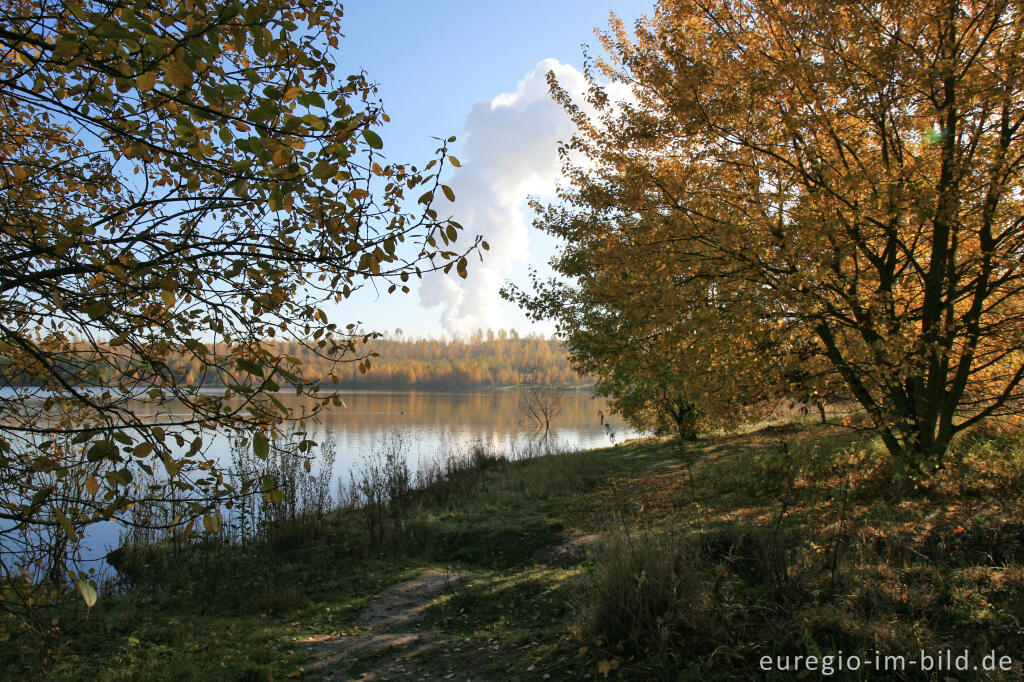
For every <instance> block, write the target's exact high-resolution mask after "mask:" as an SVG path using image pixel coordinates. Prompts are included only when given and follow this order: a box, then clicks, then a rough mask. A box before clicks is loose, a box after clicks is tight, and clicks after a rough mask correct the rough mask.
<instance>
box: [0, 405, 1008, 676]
mask: <svg viewBox="0 0 1024 682" xmlns="http://www.w3.org/2000/svg"><path fill="white" fill-rule="evenodd" d="M952 462H953V463H952V464H951V465H950V466H949V467H947V468H946V469H944V470H942V471H939V472H937V473H935V474H933V475H929V476H924V475H920V476H917V477H907V476H906V472H904V471H899V470H897V469H896V468H895V467H894V465H893V464H892V462H891V460H890V458H888V457H887V456H886V455H885V454H884V453H883V452H882V450H881V449H880V448H879V447H878V446H877V444H875V443H874V442H873V441H871V440H870V439H866V438H865V437H864V436H863V435H861V434H858V433H857V432H853V431H850V430H848V429H844V428H841V427H838V426H818V425H811V424H797V425H792V424H791V425H775V426H771V427H766V428H761V429H758V430H752V431H750V432H748V433H744V434H740V435H731V436H727V437H720V438H715V439H707V440H703V441H700V442H697V443H692V444H688V445H685V446H682V447H679V446H677V445H676V444H674V443H671V442H662V441H655V440H643V441H632V442H629V443H626V444H623V445H620V446H618V447H609V448H603V449H599V450H592V451H587V452H572V453H565V454H554V455H549V456H544V457H538V458H535V459H527V460H523V461H505V460H502V459H498V458H486V457H480V458H478V461H476V462H475V463H474V464H473V465H472V466H467V467H465V468H463V469H460V470H458V471H454V470H453V471H452V472H450V475H448V476H446V477H439V478H438V479H437V480H436V481H435V483H434V485H433V486H431V487H430V488H428V489H427V490H422V491H413V492H410V493H409V494H408V496H406V497H404V498H403V499H402V500H401V502H400V503H399V504H397V505H396V506H395V507H394V508H393V509H388V510H383V511H382V512H381V516H380V518H379V519H378V521H377V524H378V525H377V526H376V527H374V525H373V523H371V522H370V521H369V520H368V518H367V517H368V511H367V510H366V509H362V510H360V509H349V510H343V511H341V512H335V513H332V514H329V515H327V516H326V517H325V518H323V519H321V520H316V521H301V520H300V521H298V522H294V523H287V524H281V525H280V526H279V527H278V528H276V529H275V530H274V532H273V533H271V534H269V535H268V536H267V537H266V538H265V539H264V540H263V541H261V542H259V543H257V544H253V545H250V546H247V547H225V546H223V545H218V544H213V543H206V544H202V543H200V544H191V545H189V546H187V547H186V548H185V550H177V551H176V550H175V549H174V548H173V547H170V546H165V547H161V548H155V549H152V550H148V551H144V552H143V551H139V552H137V553H136V554H134V555H132V556H124V557H121V561H122V562H123V565H122V575H123V576H124V577H125V580H126V581H128V583H130V585H129V584H128V583H126V589H127V587H129V586H130V588H131V589H129V590H128V591H126V592H125V593H124V594H115V595H105V596H104V597H102V598H101V600H100V602H99V603H98V604H97V606H96V607H95V608H93V609H92V612H91V613H88V614H86V613H85V609H84V608H83V607H82V606H80V604H79V603H78V602H76V601H75V600H74V599H69V606H68V610H67V611H65V612H64V613H63V614H62V615H61V616H60V623H59V625H60V627H61V632H60V633H59V636H56V637H54V638H53V639H52V640H51V642H50V643H49V645H48V650H49V654H48V661H47V664H46V666H47V667H46V668H45V669H43V668H41V667H40V666H41V665H42V660H41V659H40V658H39V656H38V655H37V654H33V653H31V650H30V648H29V642H28V641H27V638H26V636H25V633H23V632H22V633H15V635H14V637H13V638H12V639H11V640H10V641H9V642H7V643H6V644H5V646H4V649H3V653H2V654H0V655H2V656H3V658H4V660H2V661H0V669H2V670H5V671H6V674H7V675H8V676H10V677H11V678H17V679H23V678H25V677H37V678H41V679H42V678H46V679H82V678H84V677H89V678H90V679H97V680H107V679H110V680H128V679H146V680H149V679H197V680H205V679H228V680H232V679H234V680H243V679H245V680H258V679H262V680H267V679H282V678H289V677H303V676H304V677H307V678H308V679H359V677H360V675H364V674H365V675H366V676H367V677H369V678H372V679H406V678H408V679H444V678H447V677H448V676H449V675H451V677H450V679H474V680H512V679H522V680H527V679H564V680H577V679H585V678H588V677H589V678H591V679H603V678H604V677H608V678H609V679H616V678H620V679H632V680H650V679H684V680H700V679H720V680H725V679H755V678H764V679H790V678H792V677H793V676H794V667H793V666H794V665H796V666H798V667H799V666H803V667H802V668H799V669H800V670H801V671H802V672H801V673H800V674H799V675H797V676H803V677H807V678H809V679H817V678H818V677H820V676H821V675H822V674H823V672H824V670H825V668H824V667H823V666H824V665H825V662H826V661H827V662H828V665H829V666H831V670H832V674H831V675H830V676H831V677H832V678H835V679H868V678H871V677H875V676H877V672H876V671H875V670H874V669H873V667H872V666H873V665H875V664H876V662H877V664H878V665H881V664H886V665H892V666H897V665H899V660H900V658H901V657H902V660H903V661H904V664H903V665H904V669H903V670H892V669H890V670H888V671H887V672H886V673H885V675H886V676H889V677H893V678H896V679H900V678H904V679H947V678H949V677H953V678H957V679H959V677H957V676H958V673H957V672H955V671H942V672H939V671H937V670H936V669H935V665H936V664H935V663H934V661H938V660H940V657H941V660H942V661H946V660H947V659H946V658H945V656H944V654H942V652H943V651H952V652H953V653H952V656H951V657H950V658H949V660H950V661H951V664H952V665H956V664H957V661H956V658H957V657H958V656H961V655H962V654H963V653H964V652H967V653H968V654H969V657H970V658H969V661H968V665H972V666H974V665H976V666H979V667H978V668H977V669H972V670H971V671H970V673H969V677H970V679H1017V678H1020V677H1021V674H1022V671H1024V669H1022V663H1024V643H1022V637H1021V622H1022V621H1024V525H1022V523H1021V519H1022V518H1024V499H1022V491H1021V485H1020V484H1021V482H1022V481H1024V447H1022V444H1021V438H1020V431H1018V430H1014V429H1009V428H994V427H989V428H987V429H985V430H979V431H976V432H975V433H974V434H971V435H969V436H968V437H967V438H964V439H963V440H962V441H961V442H960V443H958V444H957V446H956V450H955V452H954V457H953V460H952ZM894 481H905V483H902V484H897V483H894ZM374 528H375V529H374ZM593 536H597V538H598V540H597V541H596V543H595V542H593V541H592V537H593ZM574 539H575V542H573V540H574ZM428 579H429V580H428ZM431 580H432V581H433V583H431V582H430V581H431ZM431 584H433V588H430V585H431ZM395 585H399V586H400V589H398V590H397V591H396V588H395V587H394V586H395ZM428 588H429V589H428ZM396 595H398V596H396ZM402 614H409V617H408V618H405V617H404V616H403V615H402ZM840 651H841V652H842V658H841V659H840V658H837V656H838V655H839V652H840ZM19 652H21V653H22V654H23V655H19ZM876 652H877V653H878V654H880V655H881V656H883V657H885V656H888V657H890V658H876ZM990 655H991V656H990ZM854 656H856V657H858V659H857V662H858V663H859V665H858V667H859V668H860V669H859V670H856V671H854V670H852V668H853V666H854V662H853V661H854V659H853V658H852V657H854ZM922 656H931V657H932V658H931V659H930V660H932V661H933V664H932V668H933V670H932V671H930V672H929V671H922V667H923V666H922V664H921V661H923V660H924V659H922V658H921V657H922ZM766 657H767V658H766ZM796 657H800V658H799V659H797V658H796ZM827 657H831V658H827ZM911 660H913V661H915V662H914V663H913V664H911V663H909V661H911ZM766 661H767V663H766ZM989 661H992V662H994V665H996V666H997V667H998V666H1001V665H1003V664H1006V665H1008V666H1009V667H1010V670H999V669H997V670H993V671H985V670H982V669H981V668H982V666H983V665H985V664H987V663H988V662H989ZM1007 661H1009V663H1006V662H1007ZM766 666H767V667H766ZM784 666H785V667H788V670H783V667H784ZM807 666H814V667H816V668H817V670H811V669H810V668H808V667H807ZM960 674H961V675H962V673H960Z"/></svg>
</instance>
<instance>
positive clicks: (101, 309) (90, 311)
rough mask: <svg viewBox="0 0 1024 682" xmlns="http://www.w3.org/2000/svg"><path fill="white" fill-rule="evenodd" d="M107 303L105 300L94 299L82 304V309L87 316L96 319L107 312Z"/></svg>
mask: <svg viewBox="0 0 1024 682" xmlns="http://www.w3.org/2000/svg"><path fill="white" fill-rule="evenodd" d="M108 307H109V306H108V305H107V302H106V301H96V302H95V303H89V304H88V305H84V306H82V310H84V311H85V314H86V315H88V316H89V319H90V320H98V319H99V318H101V317H102V316H103V314H104V313H105V312H107V309H108Z"/></svg>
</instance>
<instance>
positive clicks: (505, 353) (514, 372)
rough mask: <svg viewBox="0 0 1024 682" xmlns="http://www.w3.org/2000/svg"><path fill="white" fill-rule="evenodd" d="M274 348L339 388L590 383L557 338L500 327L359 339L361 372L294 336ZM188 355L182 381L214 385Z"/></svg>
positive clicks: (306, 373)
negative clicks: (363, 360)
mask: <svg viewBox="0 0 1024 682" xmlns="http://www.w3.org/2000/svg"><path fill="white" fill-rule="evenodd" d="M278 345H279V349H278V350H279V351H280V352H281V353H282V354H285V355H289V356H292V357H295V358H297V359H298V360H300V361H301V365H300V366H301V374H302V376H303V377H304V378H306V379H308V380H319V381H320V382H321V383H322V384H324V385H334V379H332V375H333V377H334V378H336V379H337V385H338V386H340V387H344V388H423V389H431V388H433V389H454V388H496V387H501V386H518V385H522V384H526V383H532V382H538V381H540V382H550V383H554V384H558V385H565V386H580V385H584V384H586V385H590V384H592V383H593V379H591V378H590V377H580V376H579V375H578V374H577V373H576V372H575V371H573V369H572V368H571V367H570V366H569V359H568V356H567V354H566V351H565V349H564V348H563V347H562V345H561V343H560V342H559V341H557V340H555V339H549V338H543V337H540V336H532V335H531V336H519V335H518V334H517V333H516V332H515V331H510V332H507V331H505V330H504V329H501V330H498V331H497V332H495V331H487V332H482V331H478V332H477V333H475V334H473V335H471V336H469V337H462V338H460V337H455V338H452V339H448V338H406V337H404V336H403V335H402V334H401V333H396V334H394V335H389V336H385V337H382V338H378V339H372V340H370V341H368V342H367V343H366V344H365V345H362V344H360V345H359V347H358V354H359V355H360V356H362V355H364V354H367V353H371V352H373V353H377V354H378V356H377V357H370V358H369V361H370V367H369V369H367V370H366V372H365V373H363V372H360V369H359V363H358V362H340V363H333V362H331V361H329V360H327V359H325V358H323V357H320V356H318V354H317V353H315V352H313V351H312V350H310V349H309V348H306V347H305V346H303V345H302V344H300V343H297V342H283V343H279V344H278ZM192 364H193V363H190V362H188V361H187V360H185V361H183V362H182V364H181V365H180V366H179V367H177V368H176V370H177V372H178V373H179V375H180V376H182V377H183V378H184V380H185V381H186V382H187V383H198V384H201V385H205V386H213V385H217V384H218V383H219V377H218V375H217V373H215V372H207V373H206V374H205V375H200V374H199V373H198V369H199V367H198V363H194V365H195V366H190V365H192Z"/></svg>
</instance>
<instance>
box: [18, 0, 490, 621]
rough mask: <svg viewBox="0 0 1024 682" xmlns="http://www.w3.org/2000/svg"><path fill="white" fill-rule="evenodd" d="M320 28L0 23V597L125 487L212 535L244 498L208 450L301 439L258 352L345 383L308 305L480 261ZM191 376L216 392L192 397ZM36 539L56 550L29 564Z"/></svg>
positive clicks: (34, 11) (217, 21) (300, 18)
mask: <svg viewBox="0 0 1024 682" xmlns="http://www.w3.org/2000/svg"><path fill="white" fill-rule="evenodd" d="M341 21H342V10H341V7H340V6H339V5H338V4H337V3H335V2H327V1H323V0H252V1H249V2H244V3H243V2H238V1H231V0H214V1H213V2H195V1H193V0H184V1H179V0H174V1H171V0H143V1H142V2H126V1H119V0H104V1H103V2H100V1H93V0H84V1H77V2H54V1H51V0H11V1H10V2H5V3H4V4H3V7H2V8H0V120H2V125H0V216H2V223H0V543H2V546H0V556H2V559H3V563H2V570H3V575H2V576H0V581H3V583H4V589H5V590H8V589H12V587H11V586H16V585H18V584H20V583H19V582H18V581H16V580H13V579H14V578H15V577H18V576H20V577H22V578H24V579H25V580H26V581H27V582H28V583H31V582H33V581H34V580H36V579H37V578H38V577H39V576H40V575H41V573H46V572H50V573H51V574H52V575H54V576H56V580H57V581H58V582H59V581H61V580H63V579H64V578H63V577H62V576H63V573H62V570H61V568H62V566H63V565H64V564H63V562H64V560H65V557H66V555H70V554H72V553H73V547H74V545H75V542H76V541H77V540H78V539H79V538H80V536H81V534H82V532H83V527H85V526H88V525H89V524H91V523H94V522H97V521H103V520H108V519H120V520H124V519H125V518H126V516H125V512H126V510H127V509H128V508H129V507H130V506H131V504H132V502H133V500H134V499H135V498H137V497H139V496H150V495H152V493H151V492H149V491H145V490H142V489H140V487H139V485H138V483H137V479H138V477H139V474H140V473H142V472H145V473H146V474H147V475H149V474H152V473H153V472H154V470H155V471H156V474H157V475H158V476H162V477H163V478H164V479H165V480H166V481H167V485H168V487H167V488H165V490H171V491H172V492H173V494H174V495H175V496H176V497H177V498H178V499H179V500H184V501H185V502H188V503H190V504H189V505H186V506H184V507H183V509H184V510H185V511H184V513H183V515H182V517H181V518H179V519H176V520H175V523H180V524H187V525H188V528H187V530H191V529H192V521H193V520H195V519H197V518H198V517H200V516H202V518H203V524H204V526H205V528H206V529H207V530H216V529H217V527H218V526H219V517H218V514H217V512H216V500H217V499H222V500H223V499H227V498H230V497H231V496H232V495H235V494H238V493H240V492H244V491H238V490H232V489H230V487H229V486H227V485H226V484H225V480H224V477H223V475H222V472H221V471H220V470H219V468H218V465H217V463H216V462H213V461H211V460H209V459H208V458H207V457H205V456H204V454H203V453H204V451H205V442H204V434H208V433H209V432H210V431H211V430H212V429H228V430H234V431H237V432H241V433H242V434H243V435H245V436H246V437H249V438H250V439H251V444H252V445H251V447H253V448H254V449H255V451H256V454H257V455H261V456H266V454H267V452H268V441H269V439H270V438H272V437H274V436H275V435H279V433H280V431H281V428H282V426H283V424H284V420H288V419H293V418H297V417H300V416H308V415H292V414H290V413H289V412H288V410H287V409H286V408H285V407H284V406H283V405H282V403H281V402H280V401H278V400H277V399H276V398H275V397H274V393H275V392H276V391H278V390H279V389H283V388H284V387H287V388H288V389H289V390H293V391H295V392H298V393H313V392H315V389H314V388H313V387H311V386H310V385H309V382H308V381H307V380H306V378H304V376H303V373H302V367H301V365H300V363H299V361H298V360H297V359H296V358H295V357H293V356H290V355H288V354H286V353H283V352H278V350H279V349H281V348H283V347H285V346H286V344H287V343H293V344H299V345H301V346H304V347H306V348H310V349H312V350H314V351H315V352H316V353H317V354H319V355H320V356H321V357H322V358H326V359H328V360H330V361H331V362H336V361H350V360H354V361H357V362H365V358H364V356H363V355H364V354H363V353H362V352H361V350H360V349H361V342H362V341H363V340H364V339H365V337H367V336H369V334H368V333H358V332H357V331H356V329H355V328H354V327H353V326H352V325H349V326H347V327H346V325H345V324H344V323H338V322H336V321H332V320H331V319H330V318H331V316H330V314H329V313H328V311H327V309H326V305H325V304H328V303H331V302H335V301H342V300H344V299H345V298H346V297H348V296H350V295H351V294H352V292H353V291H355V290H357V289H359V288H360V287H361V286H364V285H365V284H366V283H368V282H376V283H377V284H378V285H383V286H384V287H385V288H387V289H388V290H389V291H394V290H395V289H401V290H402V291H407V290H408V288H407V287H408V284H407V282H408V281H409V279H410V278H411V277H418V276H420V275H421V273H423V272H425V271H429V270H435V269H444V270H445V271H448V270H450V269H453V268H454V269H455V270H456V271H457V272H458V273H459V274H460V275H462V276H465V273H466V266H467V262H466V258H465V255H466V253H467V252H468V251H469V250H471V249H474V248H476V246H477V244H470V245H464V246H463V247H462V248H461V249H458V250H456V248H455V246H454V245H453V242H454V240H455V239H456V238H457V236H458V234H459V230H460V229H461V228H460V226H459V225H458V224H457V223H455V222H453V221H451V220H449V219H447V218H445V217H443V216H442V215H441V214H440V213H439V211H440V210H441V209H439V208H438V207H436V205H435V203H436V202H435V196H436V197H438V198H439V197H440V196H441V194H442V193H443V194H444V195H445V197H446V198H447V199H449V200H450V199H453V195H452V192H451V190H450V189H449V188H447V187H446V186H443V185H440V184H439V181H438V178H439V174H440V173H441V171H442V169H443V168H444V167H445V166H446V164H448V163H450V164H453V165H457V162H456V160H455V159H454V158H452V157H450V156H449V155H448V153H447V149H446V147H445V146H444V144H443V143H442V145H441V147H440V149H439V150H438V153H437V156H436V157H435V158H434V159H433V160H430V161H429V162H428V163H426V165H424V166H422V167H416V166H412V165H408V164H404V163H397V162H394V161H391V160H389V159H387V158H386V157H385V156H384V155H383V153H382V151H381V150H382V147H383V140H382V139H381V137H380V134H379V133H378V130H379V128H380V125H381V124H382V123H383V122H386V121H387V117H386V115H385V114H384V112H383V110H382V109H381V106H380V103H379V102H378V101H377V99H376V97H375V92H376V91H375V88H374V86H373V84H372V83H371V82H370V81H368V80H367V77H366V76H365V75H364V74H361V73H355V74H353V75H347V76H346V75H341V74H340V73H339V72H338V71H336V66H335V64H334V60H335V59H336V58H337V57H338V56H339V51H338V48H339V40H340V38H341ZM484 246H486V245H484ZM270 339H273V340H277V341H281V342H282V343H281V344H269V343H266V341H267V340H270ZM172 359H174V360H175V362H181V363H184V365H187V367H189V368H190V371H191V372H192V373H191V374H188V373H187V372H184V373H183V372H178V371H176V370H175V367H174V366H172V364H173V363H172V362H171V360H172ZM211 375H215V376H216V379H217V380H216V382H213V383H216V384H218V385H220V386H223V387H224V388H223V389H222V390H219V391H217V392H215V393H200V392H199V390H198V387H199V385H201V384H203V383H204V382H206V379H207V378H208V377H209V376H211ZM206 437H207V439H208V435H207V436H206ZM309 444H310V443H309V441H304V442H302V443H301V444H300V445H301V447H302V448H303V449H304V450H305V449H308V447H309ZM38 533H49V534H50V537H56V538H58V540H59V541H58V542H56V543H55V544H54V545H53V546H51V547H50V549H48V550H44V554H47V556H39V552H38V551H37V550H39V548H40V546H41V545H39V544H33V543H32V542H31V538H33V537H38ZM25 538H29V539H30V541H28V544H20V545H19V544H18V543H19V542H22V541H24V540H25ZM40 567H41V568H40ZM72 577H74V576H72ZM79 587H80V588H81V589H82V590H83V595H85V596H86V597H87V601H90V600H91V598H92V597H94V595H95V593H94V591H92V589H91V588H90V587H89V586H88V584H87V583H85V582H79ZM22 597H24V595H22ZM12 603H24V599H21V600H18V599H11V600H6V601H4V605H5V606H9V605H10V604H12Z"/></svg>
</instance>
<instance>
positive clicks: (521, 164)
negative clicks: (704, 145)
mask: <svg viewBox="0 0 1024 682" xmlns="http://www.w3.org/2000/svg"><path fill="white" fill-rule="evenodd" d="M549 71H553V72H554V73H555V76H556V77H557V78H558V82H559V84H560V85H561V86H562V87H563V88H565V89H566V90H567V91H569V92H570V93H572V94H573V95H574V96H577V97H578V96H580V95H581V94H582V93H583V91H584V90H585V88H586V80H585V78H584V76H583V74H582V73H580V72H579V71H578V70H576V69H575V68H573V67H572V66H569V65H566V64H562V63H561V62H559V61H557V60H555V59H545V60H543V61H541V62H539V63H538V64H537V65H536V66H535V67H534V69H533V70H532V71H531V72H530V73H529V74H528V75H527V76H526V77H525V78H524V79H523V80H521V81H520V82H519V85H518V86H517V87H516V89H515V91H514V92H503V93H501V94H499V95H498V96H496V97H495V98H494V99H492V100H490V101H489V102H486V101H485V102H479V103H477V104H476V105H475V106H474V107H473V109H472V110H471V111H470V112H469V115H468V116H467V117H466V121H465V123H464V124H463V132H462V135H461V140H462V148H461V153H460V154H459V156H460V161H461V162H462V164H463V168H461V169H460V170H458V171H457V172H456V173H455V174H454V175H453V177H452V179H451V181H450V183H449V184H451V186H452V188H453V189H454V190H455V195H456V203H455V207H454V211H455V216H454V217H455V219H456V220H458V221H459V222H460V223H462V225H463V227H465V230H466V234H467V235H481V236H482V237H483V238H484V240H486V241H487V242H488V244H489V245H490V247H491V248H490V250H489V251H487V252H484V260H483V262H482V263H481V262H479V261H477V260H476V259H474V260H473V262H471V264H470V268H469V277H468V278H467V279H465V280H463V279H461V278H458V277H456V276H451V275H449V276H438V277H430V278H426V279H425V280H424V282H423V283H422V285H421V286H420V291H419V293H420V301H421V302H422V303H423V304H424V305H426V306H437V305H440V306H443V307H444V310H443V311H442V315H441V322H442V324H443V326H444V328H445V330H446V331H448V332H468V331H472V330H475V329H477V328H478V327H480V328H484V329H487V328H492V329H493V328H498V327H503V326H508V325H507V324H506V321H505V320H504V318H503V312H502V309H503V308H504V307H505V305H504V303H503V301H502V300H501V297H500V296H499V295H498V289H499V288H500V286H501V284H502V282H503V281H504V279H505V278H506V277H507V275H508V274H509V272H510V271H511V270H512V269H513V268H515V267H516V266H517V265H518V264H521V263H524V262H526V261H528V259H529V258H530V234H529V222H530V220H531V218H532V216H530V215H528V210H524V202H525V200H526V198H527V196H528V195H531V194H533V195H539V196H550V195H551V194H552V193H553V191H554V188H555V184H556V182H557V180H558V178H559V177H560V175H561V165H560V162H559V159H558V143H559V142H560V141H562V140H567V139H568V138H569V137H570V136H571V135H572V133H573V125H572V122H571V121H570V120H569V118H568V117H567V116H566V115H565V113H564V112H563V111H562V109H561V107H559V106H558V105H557V104H556V103H555V102H554V101H552V99H551V97H550V95H549V94H548V86H547V82H546V75H547V73H548V72H549ZM465 238H466V237H463V239H465ZM460 241H461V240H460Z"/></svg>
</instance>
